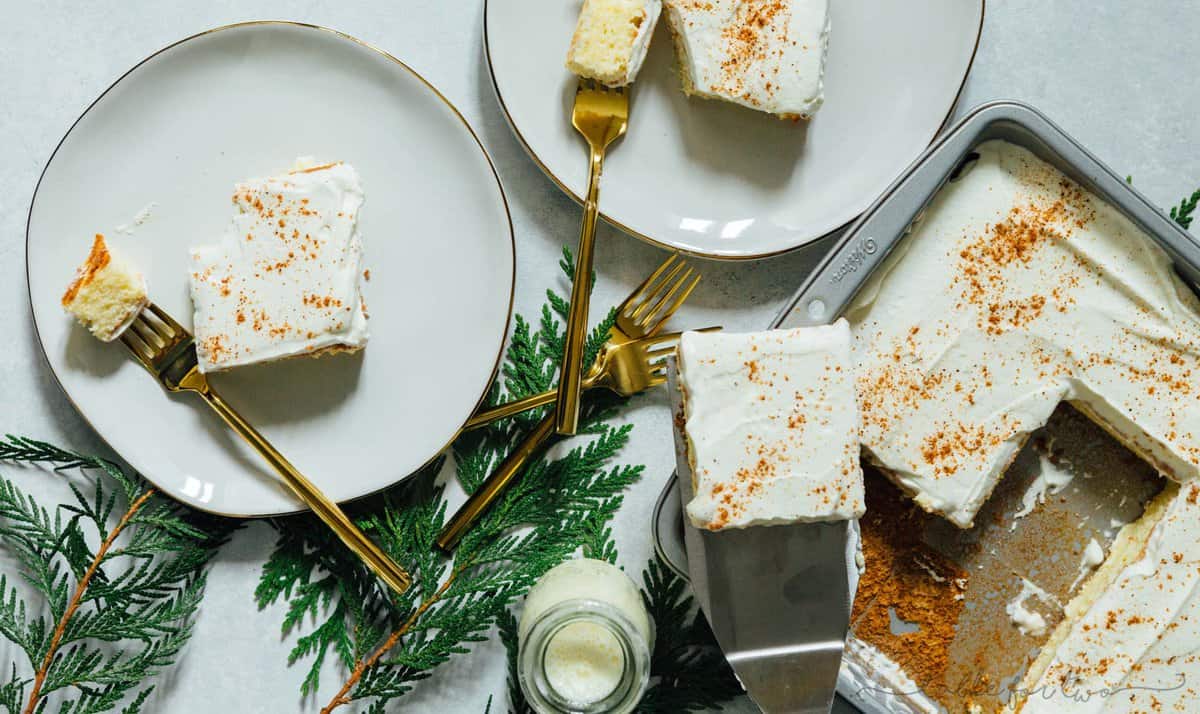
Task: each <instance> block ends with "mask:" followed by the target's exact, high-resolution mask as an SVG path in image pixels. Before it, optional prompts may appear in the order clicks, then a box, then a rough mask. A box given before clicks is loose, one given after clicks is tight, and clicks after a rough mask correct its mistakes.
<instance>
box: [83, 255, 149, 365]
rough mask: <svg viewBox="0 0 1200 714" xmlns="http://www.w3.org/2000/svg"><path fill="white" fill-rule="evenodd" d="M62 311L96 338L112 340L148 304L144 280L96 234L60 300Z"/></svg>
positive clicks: (104, 340)
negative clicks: (85, 257)
mask: <svg viewBox="0 0 1200 714" xmlns="http://www.w3.org/2000/svg"><path fill="white" fill-rule="evenodd" d="M61 303H62V306H63V309H64V310H66V311H67V312H68V313H69V314H71V315H72V316H74V317H75V319H76V320H78V321H79V323H80V324H82V325H83V326H84V327H86V328H87V329H88V330H89V331H90V332H91V333H92V334H93V335H94V336H95V337H96V338H97V339H99V340H101V341H103V342H111V341H113V340H115V339H116V338H117V337H118V336H120V335H121V333H122V332H124V331H125V329H126V328H128V327H129V325H131V324H132V323H133V321H134V320H135V319H136V318H137V316H138V314H139V313H140V312H141V311H142V308H144V307H146V305H148V304H149V303H150V300H149V296H148V295H147V292H146V279H145V278H144V277H143V276H142V274H141V273H140V272H138V270H137V269H136V268H134V267H133V265H132V264H130V263H129V262H128V261H126V260H123V259H122V258H121V256H119V255H118V254H115V253H114V252H113V251H112V249H110V248H109V246H108V243H107V242H106V241H105V239H104V235H103V234H100V233H97V234H96V235H95V237H94V238H93V240H92V248H91V251H90V252H89V253H88V257H87V259H86V260H85V261H84V262H83V264H82V265H81V266H79V268H78V270H77V271H76V273H75V279H74V280H72V281H71V284H70V285H68V286H67V289H66V291H65V292H64V293H63V296H62V300H61Z"/></svg>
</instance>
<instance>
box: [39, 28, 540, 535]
mask: <svg viewBox="0 0 1200 714" xmlns="http://www.w3.org/2000/svg"><path fill="white" fill-rule="evenodd" d="M257 26H263V27H270V26H274V27H292V28H303V29H306V30H317V31H320V32H328V33H329V34H331V35H334V36H335V37H339V38H341V39H344V40H349V41H350V42H353V43H354V44H356V45H358V46H359V47H362V48H365V49H367V50H370V51H372V52H375V53H377V54H379V55H380V56H382V57H384V58H386V59H388V60H390V61H391V62H393V63H394V64H396V65H397V66H399V67H400V68H401V69H403V70H404V71H405V72H407V73H408V74H409V75H411V76H412V77H413V78H415V79H416V80H417V81H418V82H420V83H421V84H422V85H424V86H425V87H426V88H427V89H429V90H430V91H431V92H433V94H434V96H436V97H437V98H438V99H439V100H440V101H441V102H442V104H444V105H445V106H446V108H448V109H449V110H450V111H451V113H453V114H454V116H456V117H457V118H458V120H459V122H461V123H462V126H463V128H464V129H466V130H467V133H468V134H469V135H470V136H471V139H472V140H474V142H475V144H476V146H478V147H479V151H480V153H482V154H483V158H484V159H485V160H486V161H487V164H488V168H489V169H490V170H491V172H492V178H494V179H495V181H496V189H497V190H498V191H499V192H500V203H501V204H502V205H503V207H504V217H505V219H506V220H507V222H508V242H509V247H510V250H511V252H512V263H513V267H512V275H511V276H510V278H509V289H508V312H507V316H506V317H505V321H504V332H503V334H502V336H501V339H500V346H499V348H498V351H497V353H496V359H495V361H494V362H493V363H492V372H491V377H490V378H489V379H488V381H487V384H486V385H485V386H484V388H483V391H482V392H481V393H480V395H479V398H478V399H477V400H476V401H475V406H474V407H473V408H472V409H471V411H470V412H469V413H468V414H467V417H466V418H470V416H471V414H474V413H475V411H476V410H478V409H479V407H480V405H482V404H483V401H484V399H486V398H487V394H488V391H489V390H490V389H491V385H492V383H493V382H494V381H495V379H496V374H497V373H498V372H499V370H500V362H501V360H502V359H503V357H504V346H505V345H506V344H507V343H508V330H509V326H510V325H511V324H512V313H513V303H514V300H515V297H516V287H517V241H516V235H515V231H514V230H513V222H512V211H511V210H509V205H508V195H507V194H506V193H505V192H504V184H503V183H502V182H501V181H500V173H499V172H498V171H497V170H496V164H495V162H493V161H492V157H491V154H489V153H488V151H487V149H486V148H485V147H484V145H483V142H482V141H480V139H479V135H478V134H476V133H475V129H474V128H473V127H472V126H471V124H470V122H468V121H467V118H466V117H464V116H463V114H462V112H460V111H459V110H458V107H456V106H454V103H453V102H451V101H450V100H449V99H447V98H446V95H444V94H442V92H441V90H439V89H438V88H437V87H435V86H434V85H433V83H432V82H430V81H429V80H427V79H425V77H423V76H422V75H421V74H420V73H419V72H417V71H416V70H415V69H413V68H412V67H410V66H409V65H408V64H407V63H405V62H404V61H403V60H401V59H399V58H397V57H396V56H394V55H392V54H391V53H390V52H387V51H386V50H383V49H380V48H379V47H376V46H375V45H372V44H371V43H369V42H364V41H363V40H360V39H358V38H357V37H354V36H353V35H348V34H346V33H344V32H342V31H340V30H335V29H333V28H330V27H325V26H323V25H314V24H312V23H307V22H295V21H292V20H249V21H246V22H235V23H231V24H228V25H219V26H217V27H213V28H210V29H208V30H204V31H202V32H197V33H196V34H194V35H188V36H187V37H184V38H183V39H181V40H176V41H175V42H172V43H171V44H169V45H167V46H165V47H163V48H161V49H159V50H157V51H155V52H153V53H151V54H149V55H147V56H146V57H145V58H144V59H142V60H140V61H138V62H137V63H136V64H134V65H133V66H132V67H130V68H129V69H128V70H126V71H125V72H123V73H122V74H121V76H119V77H117V78H116V79H115V80H113V83H112V84H110V85H108V87H107V88H106V89H105V90H104V91H103V92H101V93H100V95H99V96H97V97H96V98H95V99H94V100H92V101H91V102H90V103H89V104H88V105H87V107H86V108H84V110H83V111H82V112H81V113H80V114H79V117H78V118H77V119H76V120H75V121H73V122H71V126H70V127H68V128H67V131H66V132H65V133H64V134H63V136H62V138H61V139H59V140H58V143H57V144H55V146H54V151H52V152H50V158H48V159H46V164H45V166H43V167H42V172H41V173H40V174H39V175H38V180H37V183H36V184H35V185H34V188H33V196H32V198H30V200H29V213H28V214H27V216H26V218H25V290H26V294H27V295H28V296H29V311H30V317H31V319H32V322H33V332H34V336H35V337H37V341H38V346H39V347H41V352H42V359H43V360H44V362H45V365H46V367H47V368H48V369H49V371H50V375H51V376H52V377H54V382H55V384H57V385H58V387H59V389H61V390H62V393H63V395H64V396H65V397H66V398H67V401H68V402H69V403H70V404H71V407H72V408H74V409H75V413H76V414H78V415H79V417H80V418H81V419H83V421H84V423H85V424H87V425H88V427H90V428H91V430H92V432H93V433H94V434H96V436H97V437H98V438H99V439H100V441H101V442H103V443H104V445H105V446H106V447H107V448H108V449H109V450H110V451H112V452H113V453H118V452H117V451H116V449H113V448H112V445H111V444H109V443H108V440H107V439H105V438H104V435H103V434H101V433H100V431H99V430H98V429H96V427H95V425H93V424H92V422H91V420H90V419H88V418H87V415H85V414H84V413H83V411H82V410H80V408H79V405H78V404H76V403H75V400H74V399H72V398H71V393H70V392H68V391H67V389H66V387H65V386H64V385H63V382H62V380H61V379H59V376H58V373H57V372H55V371H54V365H53V364H51V362H50V356H49V355H48V354H46V347H45V343H44V342H43V340H42V335H41V331H40V329H39V328H38V324H37V314H36V312H35V311H34V310H33V289H32V286H31V284H30V281H29V242H30V237H29V230H30V227H31V225H32V222H33V206H34V204H35V203H36V202H37V196H38V190H39V189H41V187H42V180H43V179H44V178H45V177H46V171H48V170H49V168H50V164H51V163H53V162H54V157H55V156H57V155H58V151H59V149H61V148H62V145H63V144H64V143H65V142H66V140H67V137H69V136H70V135H71V132H72V131H74V130H75V127H76V126H78V124H79V122H81V121H83V118H84V117H85V116H87V114H88V112H90V111H91V110H92V109H93V108H94V107H95V106H96V105H97V104H99V103H100V100H102V99H104V97H105V96H107V95H108V93H109V92H111V91H112V90H113V89H115V88H116V87H117V85H119V84H120V83H121V82H122V81H124V80H125V79H126V78H127V77H128V76H129V75H131V74H133V73H134V72H135V71H137V70H138V69H139V68H140V67H142V66H143V65H145V64H146V63H147V62H149V61H150V60H153V59H154V58H156V57H158V56H159V55H161V54H163V53H165V52H168V51H170V50H172V49H174V48H176V47H178V46H179V45H182V44H184V43H186V42H190V41H192V40H195V39H199V38H201V37H206V36H208V35H212V34H215V33H218V32H223V31H225V30H236V29H244V28H247V27H257ZM465 421H466V419H464V423H465ZM461 433H462V427H461V426H460V427H459V429H458V430H457V431H456V432H455V433H454V435H453V436H452V437H450V440H449V441H447V442H446V443H445V444H443V445H442V447H441V448H440V449H438V450H437V452H436V453H434V454H433V455H432V456H430V457H429V459H428V460H426V461H425V463H424V464H422V465H421V466H420V467H419V468H418V469H417V470H416V471H414V472H413V473H411V474H406V475H404V476H401V477H400V478H398V479H396V480H395V481H392V482H391V483H389V484H387V485H384V486H380V487H379V488H377V489H374V490H372V491H368V492H367V493H364V494H361V495H358V496H354V497H352V498H347V499H344V500H342V501H340V503H349V502H351V501H357V500H359V499H363V498H368V497H370V496H373V495H375V494H377V493H379V492H381V491H383V490H385V489H387V488H390V487H392V486H395V485H396V484H398V483H401V482H403V481H406V480H408V479H410V478H412V476H413V475H415V474H416V473H418V472H420V471H421V470H422V469H424V468H426V467H427V466H429V465H430V464H432V463H433V462H434V461H436V460H437V458H438V457H439V456H441V455H442V453H443V452H444V451H445V450H446V449H447V448H449V446H450V444H452V443H454V440H455V439H457V438H458V436H459V435H460V434H461ZM118 455H119V453H118ZM122 458H124V457H122ZM139 473H140V472H139ZM141 476H142V477H143V478H145V479H146V480H147V481H150V482H151V483H152V484H154V485H155V487H157V488H158V490H159V491H160V492H161V493H163V494H164V495H167V496H171V492H170V491H168V490H167V489H165V488H163V487H162V486H160V485H159V484H158V483H157V482H155V480H154V477H153V476H151V475H149V474H141ZM180 503H185V502H183V501H180ZM185 505H187V506H188V507H189V508H194V509H196V510H198V511H204V512H205V513H212V514H214V515H218V516H226V517H229V518H273V517H276V516H290V515H295V514H298V513H307V512H309V509H307V508H298V509H295V510H290V511H271V512H268V513H259V514H256V515H251V516H247V515H244V514H236V513H226V512H223V511H217V510H214V509H211V508H206V507H204V506H202V505H199V504H195V503H190V502H189V503H185Z"/></svg>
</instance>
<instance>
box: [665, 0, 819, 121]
mask: <svg viewBox="0 0 1200 714" xmlns="http://www.w3.org/2000/svg"><path fill="white" fill-rule="evenodd" d="M664 2H665V3H666V11H667V22H668V23H669V24H670V26H671V34H672V35H673V36H674V38H675V52H676V54H677V55H678V58H679V76H680V79H681V80H682V82H683V91H684V92H686V93H687V94H692V95H696V96H700V97H706V98H709V99H723V100H725V101H729V102H733V103H735V104H741V105H742V106H745V107H750V108H751V109H758V110H760V111H764V112H767V113H770V114H775V115H778V116H780V117H782V118H785V119H809V118H811V117H812V115H813V114H814V113H815V112H816V111H817V109H819V108H820V107H821V104H822V102H824V99H825V84H824V81H825V52H826V48H827V46H828V44H829V26H830V23H829V1H828V0H664Z"/></svg>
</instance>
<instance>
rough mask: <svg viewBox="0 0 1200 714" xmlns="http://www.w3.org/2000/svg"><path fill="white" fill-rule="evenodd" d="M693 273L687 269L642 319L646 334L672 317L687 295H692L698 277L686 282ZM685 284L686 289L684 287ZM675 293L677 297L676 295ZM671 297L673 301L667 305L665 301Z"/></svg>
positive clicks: (698, 279) (698, 280)
mask: <svg viewBox="0 0 1200 714" xmlns="http://www.w3.org/2000/svg"><path fill="white" fill-rule="evenodd" d="M693 273H694V271H693V270H692V269H691V268H690V267H689V268H688V269H687V272H686V273H684V274H683V275H681V276H679V279H678V280H677V281H676V282H675V284H674V285H672V286H671V289H670V290H669V291H668V292H667V293H666V294H665V295H663V296H662V297H661V298H660V299H659V300H658V302H656V303H655V304H654V307H653V308H652V309H651V310H650V311H649V312H648V313H646V315H645V317H644V318H642V320H641V322H642V326H643V327H644V328H645V330H646V332H654V331H655V330H657V329H658V328H659V326H660V325H662V324H663V323H664V322H666V321H667V319H668V318H669V317H671V315H674V314H675V311H676V310H678V309H679V308H680V306H681V305H683V302H684V300H687V298H688V295H691V294H692V290H694V289H695V288H696V284H697V283H699V282H700V276H699V275H696V276H695V277H694V278H692V280H691V282H688V281H687V279H688V278H689V277H692V274H693ZM685 283H687V286H686V287H684V285H685ZM680 288H683V289H682V291H680ZM677 293H678V295H676V294H677ZM672 297H675V300H674V302H672V303H670V304H669V305H668V304H667V301H668V300H670V299H671V298H672Z"/></svg>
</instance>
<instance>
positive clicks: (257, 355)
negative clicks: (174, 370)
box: [191, 159, 367, 372]
mask: <svg viewBox="0 0 1200 714" xmlns="http://www.w3.org/2000/svg"><path fill="white" fill-rule="evenodd" d="M297 165H298V167H299V168H297V169H296V170H294V171H292V172H290V173H288V174H285V175H282V176H275V177H270V178H261V179H251V180H249V181H245V182H243V183H239V184H237V186H236V187H235V189H234V192H233V204H234V206H235V208H236V214H235V215H234V218H233V221H232V223H231V225H230V227H229V229H228V230H227V231H226V233H225V235H224V236H223V238H222V240H221V242H220V243H217V244H215V245H205V246H200V247H197V248H195V249H193V250H192V254H191V258H192V264H191V292H192V304H193V307H194V309H195V316H194V328H195V335H196V350H197V353H198V355H199V361H200V370H201V371H203V372H213V371H217V370H223V369H229V368H231V367H237V366H241V365H248V364H254V363H258V362H267V361H271V360H276V359H281V358H284V357H291V356H296V355H304V354H313V353H317V352H319V351H321V350H328V349H337V348H342V349H347V350H356V349H359V348H361V347H363V346H364V345H365V344H366V342H367V314H366V309H365V305H364V302H363V299H362V294H361V289H360V287H361V281H362V280H363V279H364V275H363V270H362V239H361V237H360V236H359V232H358V211H359V208H360V207H361V206H362V203H363V191H362V187H361V185H360V184H359V179H358V173H357V172H356V171H355V170H354V169H353V168H352V167H351V166H350V165H348V164H343V163H334V164H323V165H315V162H311V161H309V160H303V159H302V160H299V161H298V162H297Z"/></svg>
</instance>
